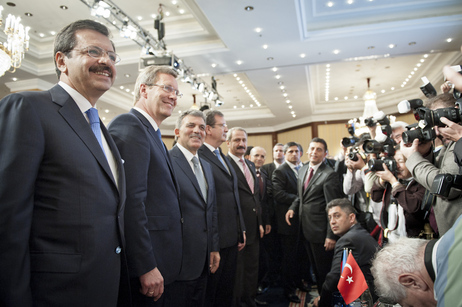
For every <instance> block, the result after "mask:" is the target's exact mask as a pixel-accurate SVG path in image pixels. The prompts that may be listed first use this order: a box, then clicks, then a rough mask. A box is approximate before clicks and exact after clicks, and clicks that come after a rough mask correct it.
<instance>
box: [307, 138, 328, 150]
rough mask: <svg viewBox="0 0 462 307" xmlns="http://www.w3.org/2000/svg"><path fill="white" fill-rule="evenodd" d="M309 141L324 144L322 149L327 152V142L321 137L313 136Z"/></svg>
mask: <svg viewBox="0 0 462 307" xmlns="http://www.w3.org/2000/svg"><path fill="white" fill-rule="evenodd" d="M310 143H321V144H322V145H324V151H325V152H327V143H326V141H324V139H321V138H313V139H312V140H311V141H310Z"/></svg>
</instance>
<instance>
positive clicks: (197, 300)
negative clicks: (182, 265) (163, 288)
mask: <svg viewBox="0 0 462 307" xmlns="http://www.w3.org/2000/svg"><path fill="white" fill-rule="evenodd" d="M207 272H208V265H207V266H206V268H205V269H204V271H203V272H202V274H201V276H199V278H197V279H194V280H186V281H181V280H180V281H174V282H173V283H172V284H171V286H170V289H171V291H169V292H167V295H166V297H165V302H166V303H165V305H164V306H166V307H169V306H184V307H203V306H205V293H206V288H207V274H208V273H207ZM170 294H172V295H170Z"/></svg>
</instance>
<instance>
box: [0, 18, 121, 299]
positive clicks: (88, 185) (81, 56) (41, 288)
mask: <svg viewBox="0 0 462 307" xmlns="http://www.w3.org/2000/svg"><path fill="white" fill-rule="evenodd" d="M109 35H110V34H109V30H108V29H107V28H106V27H105V26H104V25H101V24H100V23H97V22H94V21H91V20H79V21H76V22H74V23H72V24H70V25H68V26H66V27H65V28H63V29H62V30H61V31H60V33H58V34H57V36H56V40H55V46H54V55H55V56H54V60H55V66H56V71H57V74H58V78H59V83H58V85H55V86H54V87H53V88H51V89H50V90H48V91H43V92H37V91H34V92H22V93H16V94H12V95H9V96H7V97H5V98H4V99H2V100H1V101H0V143H1V144H2V145H1V146H0V182H1V184H0V199H1V201H0V203H1V206H0V238H1V240H0V272H1V273H0V305H1V306H95V307H96V306H116V305H117V297H118V291H119V280H120V277H121V273H122V274H123V271H126V267H123V266H121V265H122V263H124V262H125V259H124V241H123V237H124V228H123V225H124V220H123V213H124V202H125V179H124V177H125V176H124V170H123V166H122V160H121V158H120V155H119V152H118V150H117V147H116V146H115V144H114V141H113V140H112V138H111V137H110V136H109V134H108V133H107V130H106V128H105V127H104V125H103V124H102V123H100V122H99V117H98V115H97V114H95V112H96V109H95V108H94V106H95V104H96V102H97V100H98V99H99V97H100V96H101V95H103V94H104V92H106V91H107V90H109V88H110V87H111V86H112V84H113V83H114V80H115V78H116V67H115V64H116V62H118V59H119V57H118V56H117V55H116V54H115V53H114V46H113V44H112V42H111V41H110V40H109ZM90 109H92V110H91V111H89V110H90ZM87 112H88V113H87ZM92 112H93V113H92ZM96 113H97V112H96ZM90 114H91V115H90ZM87 115H88V116H89V117H90V119H89V118H88V117H87ZM93 115H94V116H93ZM90 123H91V124H90ZM121 267H122V271H121Z"/></svg>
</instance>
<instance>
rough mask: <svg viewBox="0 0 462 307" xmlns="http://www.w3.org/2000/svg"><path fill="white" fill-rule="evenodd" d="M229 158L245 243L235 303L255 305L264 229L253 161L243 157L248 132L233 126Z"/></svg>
mask: <svg viewBox="0 0 462 307" xmlns="http://www.w3.org/2000/svg"><path fill="white" fill-rule="evenodd" d="M226 144H227V145H228V149H229V151H228V157H227V158H228V159H229V161H230V163H231V166H232V167H233V168H234V171H235V172H236V175H237V182H238V189H239V201H240V203H241V209H242V215H243V217H244V222H245V226H246V245H245V247H244V249H243V250H241V251H240V252H239V254H238V258H237V271H236V282H235V287H234V292H235V293H234V297H235V300H236V301H235V303H236V305H237V306H241V305H244V306H255V297H256V294H257V287H258V255H259V249H260V245H259V241H260V240H259V238H260V237H263V234H264V230H263V226H262V220H261V207H260V199H259V186H258V181H257V180H256V173H255V165H254V164H253V163H252V162H250V161H249V160H245V159H244V154H245V151H246V149H247V132H246V131H245V130H244V129H243V128H240V127H236V128H232V129H230V130H229V131H228V134H227V137H226Z"/></svg>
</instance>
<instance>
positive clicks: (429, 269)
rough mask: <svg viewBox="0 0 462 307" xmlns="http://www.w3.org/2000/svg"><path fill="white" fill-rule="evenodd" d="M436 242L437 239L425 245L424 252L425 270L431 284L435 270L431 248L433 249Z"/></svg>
mask: <svg viewBox="0 0 462 307" xmlns="http://www.w3.org/2000/svg"><path fill="white" fill-rule="evenodd" d="M436 242H438V240H437V239H433V240H430V241H429V242H428V243H427V246H425V252H424V263H425V268H426V269H427V272H428V275H429V276H430V278H431V279H432V281H433V282H435V270H434V269H433V263H432V255H433V247H435V244H436Z"/></svg>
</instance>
